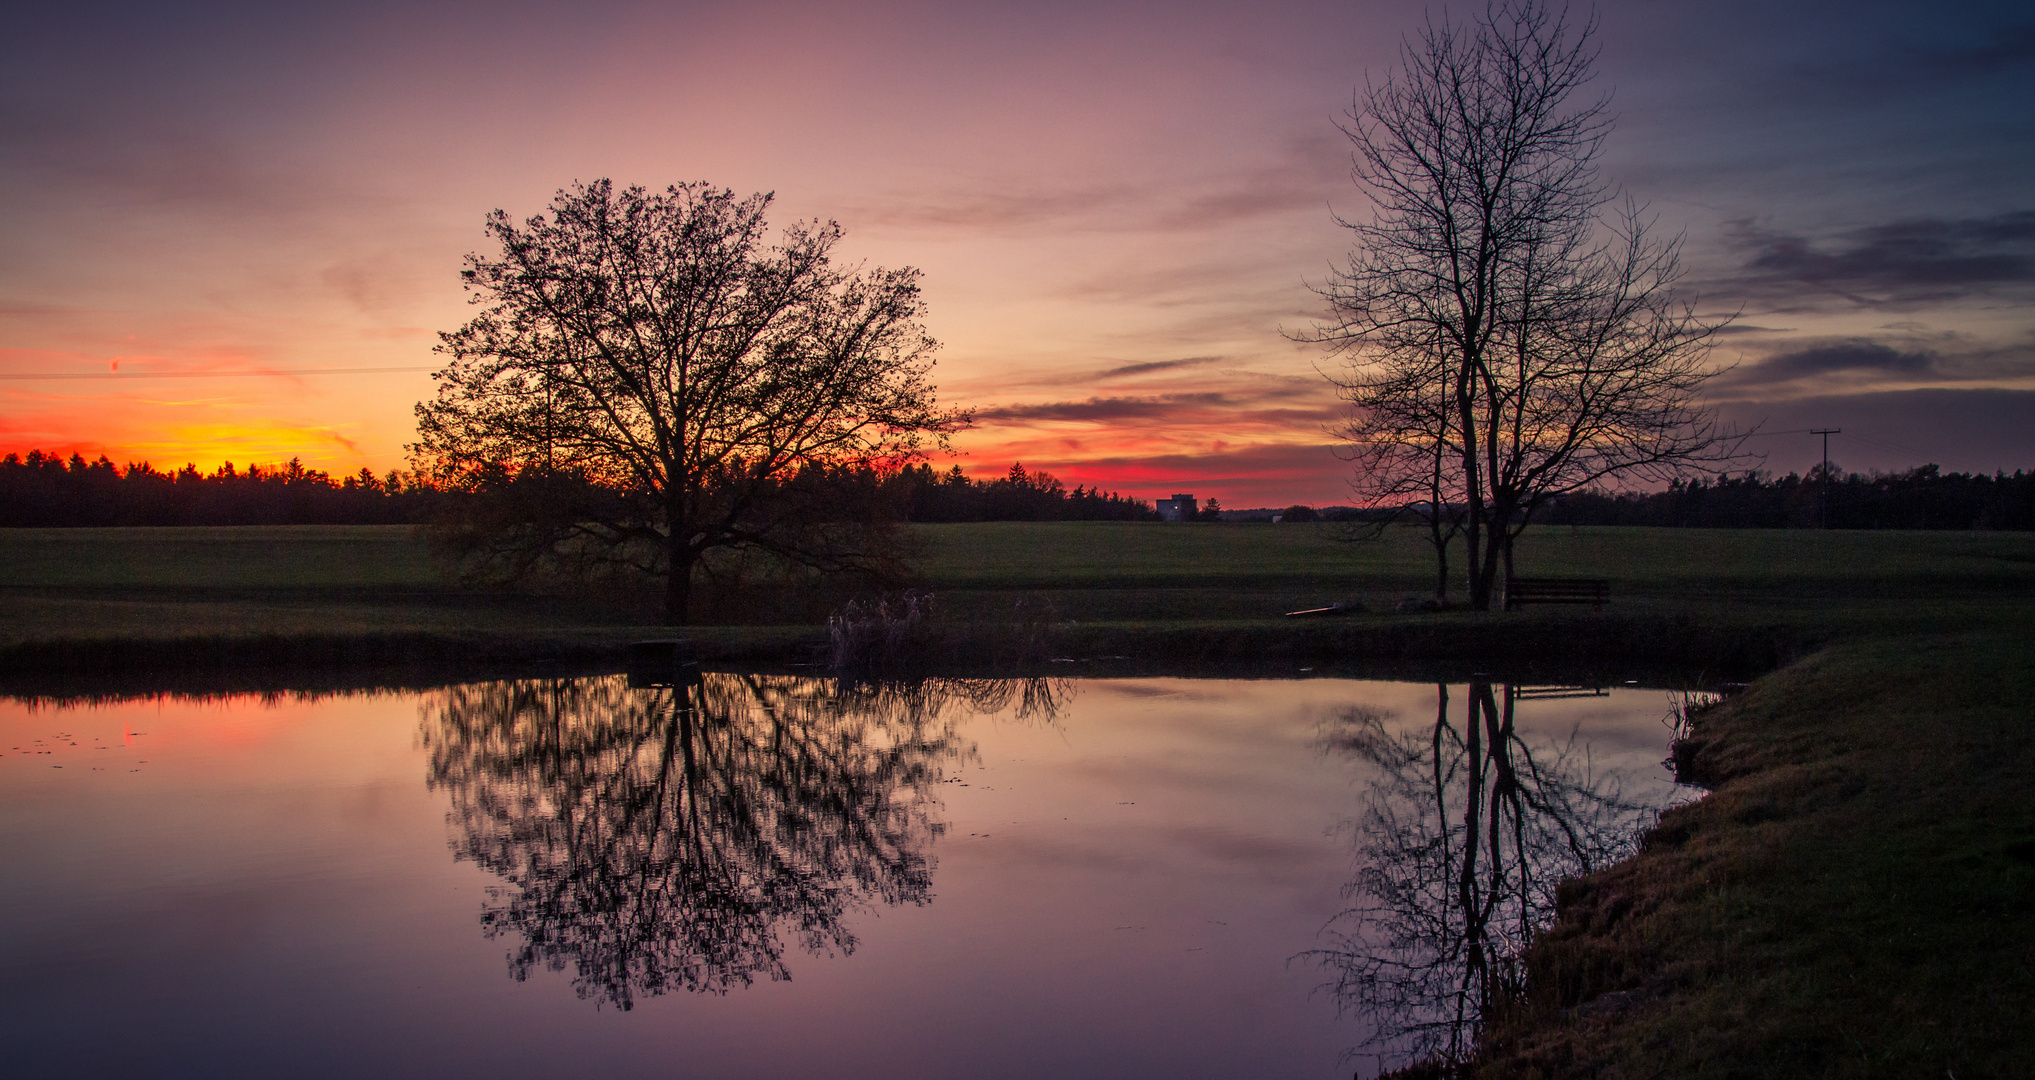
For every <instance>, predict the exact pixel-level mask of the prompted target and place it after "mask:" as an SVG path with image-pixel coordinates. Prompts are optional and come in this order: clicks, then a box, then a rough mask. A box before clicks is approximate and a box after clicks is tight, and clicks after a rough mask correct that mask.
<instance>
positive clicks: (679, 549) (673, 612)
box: [664, 533, 698, 626]
mask: <svg viewBox="0 0 2035 1080" xmlns="http://www.w3.org/2000/svg"><path fill="white" fill-rule="evenodd" d="M666 543H667V544H668V545H669V547H668V548H667V550H668V551H669V552H670V556H669V558H667V559H666V563H667V565H668V567H669V569H667V570H666V571H665V577H664V624H665V625H666V626H684V625H686V624H687V623H688V622H690V621H691V614H692V568H693V563H694V562H695V561H696V559H697V557H698V556H697V555H696V553H695V552H694V551H693V550H692V546H691V545H690V544H687V543H686V542H685V538H684V537H682V536H679V535H677V534H676V533H674V534H673V535H672V536H671V537H669V538H668V539H667V540H666Z"/></svg>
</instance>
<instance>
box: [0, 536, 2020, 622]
mask: <svg viewBox="0 0 2035 1080" xmlns="http://www.w3.org/2000/svg"><path fill="white" fill-rule="evenodd" d="M913 532H914V534H915V535H916V537H917V538H918V540H919V541H920V544H921V551H922V557H921V559H920V560H919V568H920V569H919V582H918V584H919V587H921V588H923V589H925V590H928V591H931V592H932V593H934V594H935V595H936V596H937V597H938V598H939V603H940V606H941V608H942V609H943V610H944V611H946V612H947V613H948V614H949V615H951V616H953V617H955V618H958V619H963V620H975V621H994V620H996V619H999V618H1004V617H1007V615H1008V613H1009V612H1010V611H1011V610H1013V608H1014V607H1015V606H1016V605H1017V603H1018V602H1019V601H1020V600H1022V601H1025V602H1026V603H1028V604H1031V605H1037V604H1040V603H1048V604H1050V605H1051V606H1052V608H1053V609H1054V610H1055V612H1056V613H1057V615H1058V616H1059V617H1060V618H1061V619H1063V620H1072V621H1076V622H1080V623H1116V624H1144V625H1148V626H1149V625H1160V624H1193V625H1208V624H1240V625H1241V624H1264V623H1266V622H1267V621H1268V620H1270V621H1279V619H1280V616H1281V614H1282V613H1283V612H1286V611H1291V610H1296V609H1299V608H1307V607H1318V606H1322V605H1325V604H1328V603H1331V602H1334V601H1348V600H1357V601H1362V602H1364V603H1366V604H1368V605H1369V606H1370V607H1371V608H1372V609H1373V610H1374V611H1381V612H1382V611H1385V610H1386V609H1389V608H1390V607H1391V605H1392V604H1393V602H1394V601H1396V600H1398V599H1400V598H1404V597H1421V596H1426V595H1428V594H1429V593H1430V592H1431V591H1432V585H1431V582H1432V574H1433V570H1432V562H1431V560H1432V554H1431V552H1430V551H1429V550H1428V548H1427V545H1426V543H1425V538H1424V536H1423V535H1422V534H1420V533H1419V532H1418V531H1417V530H1413V529H1397V530H1392V531H1391V532H1388V533H1387V534H1386V535H1385V536H1383V537H1382V538H1379V539H1374V540H1365V541H1355V542H1352V541H1350V540H1347V539H1345V535H1346V530H1345V529H1344V528H1343V527H1341V526H1337V525H1327V524H1309V525H1286V524H1280V525H1264V524H1241V523H1238V524H1227V523H1225V524H1213V523H1211V524H1193V525H1175V524H1157V523H1123V522H1052V523H1038V524H1034V523H1012V522H998V523H987V524H964V525H921V526H915V527H914V528H913ZM1518 558H1519V567H1520V571H1521V572H1522V573H1526V574H1533V575H1543V576H1589V577H1605V578H1609V579H1611V580H1612V582H1613V597H1614V600H1613V604H1612V607H1611V609H1610V612H1609V613H1610V614H1616V615H1624V616H1627V617H1634V616H1654V615H1677V616H1692V617H1698V618H1702V619H1705V620H1709V621H1713V622H1716V623H1718V624H1719V625H1724V626H1732V625H1744V624H1748V623H1761V624H1766V623H1773V622H1776V621H1779V622H1784V623H1789V624H1791V625H1799V626H1804V627H1813V628H1819V629H1820V630H1822V631H1826V632H1833V633H1834V632H1843V631H1846V630H1847V629H1851V628H1861V627H1868V626H1877V627H1885V628H1912V627H1915V626H1922V625H1927V624H1932V623H1938V622H1941V621H1943V620H1946V619H1958V618H1967V617H1979V618H1991V617H1994V616H1995V615H1998V614H2000V613H2002V612H2009V611H2011V609H2012V608H2013V607H2014V605H2015V604H2017V603H2019V600H2018V599H2017V598H2021V597H2025V596H2027V595H2029V594H2030V593H2031V592H2035V534H2026V533H1920V532H1872V533H1866V532H1857V533H1852V532H1810V531H1749V530H1748V531H1723V530H1698V529H1610V528H1585V529H1570V528H1550V529H1536V530H1533V531H1530V532H1529V533H1528V534H1527V535H1526V536H1525V537H1523V538H1522V539H1521V542H1520V549H1519V555H1518ZM0 567H4V570H0V643H4V642H18V641H26V640H34V639H37V638H45V637H49V636H52V635H56V636H65V637H109V636H111V637H123V636H144V637H163V636H176V635H180V634H201V635H206V636H211V635H216V634H222V633H233V632H236V631H238V632H244V633H281V634H289V633H301V632H322V633H356V632H370V631H379V632H431V633H462V632H463V633H496V632H504V631H514V632H516V633H543V632H546V631H547V630H558V631H568V630H569V631H571V632H574V633H579V632H583V631H586V630H588V629H590V628H600V627H610V628H615V629H616V631H617V632H621V631H622V630H624V629H626V628H630V627H641V626H642V625H644V624H645V623H646V622H647V621H648V619H647V617H646V615H645V614H644V611H645V609H644V608H642V607H638V608H635V609H633V610H630V609H623V608H617V607H615V606H612V605H610V606H608V607H602V606H599V605H597V604H595V603H592V602H590V601H587V600H585V599H583V598H573V597H562V596H557V595H553V596H516V595H509V594H503V593H499V592H492V591H485V590H476V589H468V588H463V587H460V586H458V585H455V584H453V583H450V582H448V581H446V580H445V579H444V578H443V577H442V576H441V575H440V574H439V572H438V570H437V568H436V567H435V566H434V565H433V564H432V562H431V560H430V559H429V557H428V555H427V553H426V551H425V549H424V545H423V543H422V542H421V541H420V540H418V539H417V538H416V536H415V535H414V533H413V531H412V530H411V529H409V528H407V527H402V526H290V527H245V528H178V529H11V530H0ZM651 592H652V591H651V590H646V594H648V593H651ZM1461 598H1462V596H1461V590H1460V588H1458V589H1457V590H1456V599H1458V600H1460V599H1461ZM1960 613H1961V614H1960ZM1389 617H1390V616H1388V615H1374V616H1367V617H1365V618H1369V619H1372V620H1375V619H1379V618H1389ZM1515 617H1517V616H1515ZM773 619H774V617H773V616H771V615H769V613H768V612H764V611H759V612H756V613H752V614H751V615H749V616H748V617H743V616H741V615H740V614H739V613H738V616H737V619H736V621H743V622H758V621H762V622H770V621H773ZM814 621H816V620H809V622H808V625H811V623H812V622H814Z"/></svg>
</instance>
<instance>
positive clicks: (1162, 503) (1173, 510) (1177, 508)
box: [1159, 494, 1195, 521]
mask: <svg viewBox="0 0 2035 1080" xmlns="http://www.w3.org/2000/svg"><path fill="white" fill-rule="evenodd" d="M1194 513H1195V511H1194V496H1192V495H1179V494H1175V495H1174V496H1173V497H1172V498H1170V499H1160V500H1159V516H1160V517H1162V518H1165V519H1166V520H1167V521H1193V520H1194Z"/></svg>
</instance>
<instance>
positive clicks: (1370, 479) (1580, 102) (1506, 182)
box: [1312, 0, 1737, 608]
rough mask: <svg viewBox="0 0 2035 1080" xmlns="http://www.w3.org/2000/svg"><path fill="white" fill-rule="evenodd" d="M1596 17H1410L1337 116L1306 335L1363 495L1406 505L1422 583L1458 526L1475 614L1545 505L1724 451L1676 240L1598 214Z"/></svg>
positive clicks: (1602, 205)
mask: <svg viewBox="0 0 2035 1080" xmlns="http://www.w3.org/2000/svg"><path fill="white" fill-rule="evenodd" d="M1594 30H1595V23H1594V21H1589V22H1584V23H1581V24H1575V23H1571V22H1569V21H1568V20H1567V18H1566V16H1565V15H1564V14H1562V13H1561V12H1559V11H1553V10H1550V9H1549V8H1548V7H1547V6H1546V5H1545V4H1542V3H1540V2H1538V0H1505V2H1501V3H1495V4H1493V5H1491V6H1490V7H1488V8H1487V9H1486V10H1485V12H1484V14H1483V15H1482V16H1480V17H1478V18H1475V19H1474V20H1471V21H1470V22H1468V23H1461V22H1455V21H1452V20H1450V19H1449V18H1448V17H1447V16H1446V15H1444V16H1442V17H1440V18H1439V19H1435V20H1431V21H1430V22H1429V23H1428V24H1427V25H1426V27H1425V28H1424V29H1423V30H1422V31H1421V32H1420V33H1419V34H1417V35H1416V36H1414V37H1413V38H1411V39H1409V40H1408V41H1407V42H1406V44H1405V45H1404V47H1403V48H1402V50H1401V69H1400V70H1399V71H1398V72H1396V73H1394V74H1393V76H1392V77H1391V78H1389V79H1388V80H1386V81H1385V82H1383V83H1382V84H1373V85H1368V86H1367V87H1366V89H1365V91H1364V92H1363V94H1362V95H1361V96H1360V98H1359V100H1358V103H1357V106H1356V108H1355V109H1354V110H1353V111H1352V112H1351V114H1350V117H1349V122H1348V123H1347V124H1346V125H1345V126H1344V128H1343V131H1344V133H1345V134H1346V135H1347V136H1348V137H1349V139H1350V141H1351V143H1352V144H1353V147H1354V155H1353V156H1354V169H1353V176H1354V178H1355V180H1356V182H1357V184H1358V186H1359V187H1360V188H1362V189H1363V190H1364V191H1365V193H1366V194H1367V195H1369V196H1370V198H1371V201H1372V203H1373V207H1374V212H1373V215H1372V216H1371V217H1370V218H1369V219H1368V220H1354V221H1353V220H1342V219H1338V220H1339V223H1340V224H1342V225H1343V226H1344V227H1345V228H1348V229H1349V230H1350V231H1351V232H1352V233H1353V234H1354V235H1355V238H1356V248H1355V251H1354V252H1353V254H1352V255H1351V257H1350V260H1349V262H1348V263H1347V264H1345V265H1344V266H1342V267H1341V268H1339V269H1338V270H1337V271H1336V272H1335V273H1334V274H1333V275H1332V276H1331V277H1330V278H1329V280H1328V281H1327V282H1326V284H1325V285H1323V286H1322V287H1321V289H1320V292H1321V293H1322V295H1323V297H1324V298H1325V299H1326V300H1327V301H1328V303H1329V308H1330V312H1331V314H1330V317H1329V319H1328V320H1326V321H1325V322H1323V323H1321V324H1319V325H1318V326H1317V327H1316V328H1315V330H1314V332H1313V335H1312V337H1313V339H1314V340H1317V341H1320V342H1323V343H1325V344H1327V345H1328V346H1329V348H1330V350H1331V353H1332V354H1333V355H1335V356H1337V357H1338V358H1340V359H1342V360H1343V361H1344V362H1345V366H1344V367H1342V368H1340V369H1339V370H1337V371H1336V372H1335V373H1333V374H1331V375H1330V378H1331V380H1332V381H1334V382H1335V383H1336V385H1337V387H1338V389H1339V391H1340V392H1341V394H1342V396H1343V398H1344V399H1345V400H1347V401H1348V402H1349V403H1350V406H1351V414H1350V415H1351V418H1350V420H1349V422H1348V423H1347V424H1346V425H1344V426H1343V427H1341V428H1340V429H1339V430H1338V431H1337V434H1338V435H1339V436H1340V437H1341V438H1342V439H1343V440H1344V443H1345V447H1346V455H1347V456H1348V457H1350V458H1351V459H1352V460H1354V462H1355V463H1356V465H1357V476H1356V480H1355V488H1356V491H1357V494H1358V496H1359V497H1360V498H1361V499H1363V500H1364V501H1365V502H1366V503H1367V504H1369V505H1414V506H1419V507H1425V512H1426V521H1427V524H1428V526H1429V530H1430V539H1431V540H1432V542H1433V544H1434V546H1435V549H1436V553H1437V555H1438V556H1439V557H1440V559H1441V584H1442V587H1443V588H1445V586H1446V576H1447V570H1446V567H1447V552H1448V547H1449V545H1450V544H1451V543H1452V541H1453V540H1454V538H1455V537H1456V536H1457V535H1460V536H1461V537H1462V538H1463V539H1464V541H1465V547H1466V549H1467V555H1468V560H1467V561H1468V585H1469V594H1470V602H1471V604H1472V605H1473V606H1475V607H1478V608H1488V607H1489V606H1490V605H1491V603H1492V600H1493V598H1494V596H1495V595H1496V593H1497V591H1498V577H1499V574H1500V573H1501V571H1502V572H1503V574H1504V575H1505V579H1506V582H1507V583H1508V586H1509V581H1510V578H1511V569H1512V561H1513V560H1512V550H1513V542H1514V540H1515V539H1516V538H1517V537H1518V536H1519V534H1520V532H1521V531H1522V530H1523V529H1524V528H1525V527H1526V525H1527V524H1528V522H1529V521H1531V519H1532V517H1533V514H1534V512H1535V511H1536V510H1538V509H1540V508H1541V507H1543V506H1544V505H1546V504H1547V502H1548V501H1549V500H1551V499H1554V498H1556V497H1558V496H1560V495H1563V494H1565V493H1568V492H1572V491H1576V490H1580V489H1583V488H1586V487H1590V486H1593V485H1598V484H1602V483H1606V482H1610V481H1613V480H1661V479H1666V478H1668V477H1671V476H1674V475H1678V474H1681V473H1683V472H1686V471H1689V470H1692V469H1694V470H1706V469H1714V468H1717V467H1721V466H1722V465H1724V464H1726V463H1728V462H1730V461H1732V460H1734V459H1733V454H1734V452H1735V450H1736V445H1737V443H1736V440H1735V439H1734V438H1733V437H1731V435H1730V433H1729V432H1726V431H1725V430H1723V429H1722V428H1720V427H1719V426H1718V424H1717V422H1716V419H1715V416H1714V414H1713V413H1711V412H1710V411H1708V410H1706V409H1705V408H1703V407H1702V406H1701V405H1700V403H1699V401H1698V399H1697V395H1698V392H1699V391H1700V389H1701V387H1702V385H1703V383H1704V382H1705V381H1706V380H1707V379H1708V378H1709V377H1710V376H1711V374H1712V370H1711V368H1710V366H1709V364H1708V352H1709V349H1710V345H1711V339H1712V335H1713V334H1714V333H1715V332H1716V331H1717V329H1718V328H1719V327H1720V326H1721V325H1722V324H1721V322H1719V321H1713V320H1706V319H1704V318H1702V317H1700V316H1698V315H1697V314H1696V312H1695V310H1694V308H1693V306H1691V305H1690V304H1689V303H1686V302H1684V301H1683V300H1681V299H1680V298H1678V297H1677V296H1676V294H1675V284H1676V281H1677V279H1678V278H1679V277H1680V269H1679V265H1678V254H1679V248H1680V239H1679V237H1677V238H1673V239H1669V240H1660V239H1657V238H1655V237H1654V236H1652V235H1651V234H1650V229H1649V227H1650V220H1649V219H1648V218H1647V216H1646V214H1645V212H1644V211H1643V210H1642V209H1641V208H1639V207H1637V206H1635V205H1634V204H1632V203H1631V202H1629V201H1626V202H1623V203H1622V204H1619V205H1618V206H1617V208H1616V209H1615V210H1613V211H1612V212H1610V213H1607V212H1606V211H1607V209H1610V208H1612V207H1613V205H1614V203H1617V202H1618V200H1616V199H1615V197H1614V194H1613V192H1611V191H1610V190H1609V189H1608V188H1607V186H1606V185H1605V184H1604V183H1603V182H1602V181H1601V180H1600V178H1599V176H1598V172H1597V165H1596V163H1597V158H1598V155H1599V153H1600V151H1601V149H1602V146H1603V141H1604V138H1605V136H1606V135H1607V134H1608V133H1609V131H1610V128H1611V118H1610V116H1609V114H1608V113H1607V112H1606V104H1607V103H1606V101H1605V100H1604V99H1603V98H1600V97H1591V96H1588V95H1587V93H1586V90H1587V84H1588V82H1589V81H1590V79H1591V68H1592V65H1593V62H1594V60H1595V56H1596V54H1595V50H1594V47H1593V46H1592V45H1591V43H1590V39H1591V37H1592V35H1593V32H1594Z"/></svg>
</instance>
